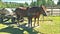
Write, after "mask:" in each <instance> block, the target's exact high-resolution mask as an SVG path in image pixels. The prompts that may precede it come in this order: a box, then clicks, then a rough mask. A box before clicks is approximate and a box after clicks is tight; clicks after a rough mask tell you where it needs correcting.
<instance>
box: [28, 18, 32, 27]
mask: <svg viewBox="0 0 60 34" xmlns="http://www.w3.org/2000/svg"><path fill="white" fill-rule="evenodd" d="M28 27H32V17H28Z"/></svg>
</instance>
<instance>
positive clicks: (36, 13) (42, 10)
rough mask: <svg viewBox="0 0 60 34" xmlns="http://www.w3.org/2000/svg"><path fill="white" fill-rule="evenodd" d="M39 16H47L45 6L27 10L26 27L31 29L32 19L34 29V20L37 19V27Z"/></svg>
mask: <svg viewBox="0 0 60 34" xmlns="http://www.w3.org/2000/svg"><path fill="white" fill-rule="evenodd" d="M41 14H43V16H47V14H46V8H45V6H41V7H32V8H29V9H28V16H29V18H28V21H29V22H28V23H29V24H28V26H31V27H32V18H34V27H35V23H36V19H38V22H37V24H38V26H39V17H40V15H41Z"/></svg>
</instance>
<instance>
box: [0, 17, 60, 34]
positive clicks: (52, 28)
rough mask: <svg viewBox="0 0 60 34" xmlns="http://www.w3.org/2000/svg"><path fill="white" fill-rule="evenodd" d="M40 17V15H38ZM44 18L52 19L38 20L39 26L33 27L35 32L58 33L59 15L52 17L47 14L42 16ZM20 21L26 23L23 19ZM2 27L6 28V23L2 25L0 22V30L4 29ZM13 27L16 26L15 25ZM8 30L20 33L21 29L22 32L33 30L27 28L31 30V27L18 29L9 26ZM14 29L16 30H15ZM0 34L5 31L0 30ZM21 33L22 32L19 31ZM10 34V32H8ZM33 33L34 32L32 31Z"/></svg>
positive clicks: (27, 33) (59, 31)
mask: <svg viewBox="0 0 60 34" xmlns="http://www.w3.org/2000/svg"><path fill="white" fill-rule="evenodd" d="M40 18H41V19H42V17H40ZM44 20H52V21H44V22H42V21H40V26H39V27H35V28H33V29H34V30H35V31H36V32H38V33H37V34H41V33H42V34H60V17H52V16H48V17H44ZM22 23H27V21H24V22H22ZM4 28H7V25H4V24H0V30H2V29H4ZM13 28H17V26H16V25H15V26H14V27H13ZM9 29H10V30H9V32H10V31H11V30H12V31H14V32H13V33H16V32H17V33H18V34H20V33H19V32H21V31H23V34H30V33H31V32H33V31H29V30H32V29H26V30H24V28H18V29H19V30H20V31H19V30H17V29H11V28H9ZM15 30H16V31H15ZM6 31H7V32H6V34H7V33H8V30H6ZM0 33H1V34H5V32H1V31H0ZM21 33H22V32H21ZM8 34H10V33H8ZM32 34H34V33H32Z"/></svg>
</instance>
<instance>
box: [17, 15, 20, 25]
mask: <svg viewBox="0 0 60 34" xmlns="http://www.w3.org/2000/svg"><path fill="white" fill-rule="evenodd" d="M19 18H20V16H17V25H18V26H20V24H19Z"/></svg>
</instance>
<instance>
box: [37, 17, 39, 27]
mask: <svg viewBox="0 0 60 34" xmlns="http://www.w3.org/2000/svg"><path fill="white" fill-rule="evenodd" d="M37 24H38V26H39V17H38V22H37Z"/></svg>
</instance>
